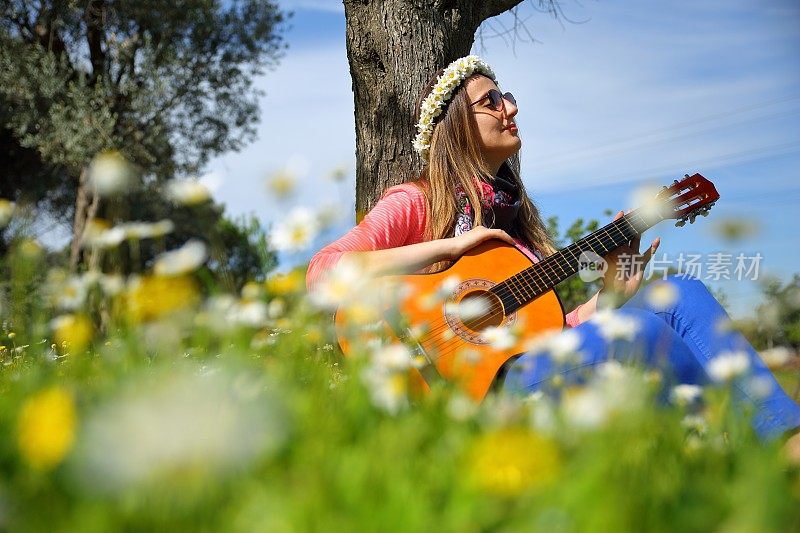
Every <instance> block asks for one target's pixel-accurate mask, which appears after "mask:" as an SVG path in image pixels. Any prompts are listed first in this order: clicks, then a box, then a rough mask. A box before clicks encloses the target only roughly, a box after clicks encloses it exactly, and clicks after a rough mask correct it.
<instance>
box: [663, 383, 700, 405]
mask: <svg viewBox="0 0 800 533" xmlns="http://www.w3.org/2000/svg"><path fill="white" fill-rule="evenodd" d="M702 395H703V388H702V387H700V386H699V385H691V384H687V383H681V384H680V385H675V386H674V387H673V388H672V391H671V393H670V399H671V400H672V402H673V403H675V404H676V405H680V406H686V405H690V404H692V403H694V402H696V401H697V400H699V399H700V397H701V396H702Z"/></svg>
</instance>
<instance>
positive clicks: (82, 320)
mask: <svg viewBox="0 0 800 533" xmlns="http://www.w3.org/2000/svg"><path fill="white" fill-rule="evenodd" d="M50 326H51V327H52V328H53V340H55V342H56V344H58V345H59V346H61V347H64V348H65V349H67V350H69V351H70V352H72V353H75V352H80V351H83V349H84V348H86V346H88V345H89V341H90V340H92V334H93V332H94V328H93V327H92V322H91V321H90V320H89V318H88V317H87V316H86V315H83V314H77V315H61V316H58V317H56V318H54V319H53V321H52V322H51V323H50Z"/></svg>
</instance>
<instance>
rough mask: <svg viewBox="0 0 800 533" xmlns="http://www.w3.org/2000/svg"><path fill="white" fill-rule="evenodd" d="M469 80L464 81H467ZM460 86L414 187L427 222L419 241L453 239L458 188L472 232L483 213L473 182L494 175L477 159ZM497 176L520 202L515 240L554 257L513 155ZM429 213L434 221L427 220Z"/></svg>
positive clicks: (433, 80) (441, 119)
mask: <svg viewBox="0 0 800 533" xmlns="http://www.w3.org/2000/svg"><path fill="white" fill-rule="evenodd" d="M442 72H444V69H442V70H440V71H439V72H437V73H436V74H435V75H434V76H433V78H431V80H430V81H429V82H428V84H427V85H426V87H425V88H424V89H423V91H422V93H421V94H420V96H419V99H418V100H417V105H416V107H415V119H417V120H418V119H419V115H420V107H421V106H422V101H423V100H424V99H425V97H426V96H427V95H428V94H429V93H430V91H431V90H432V89H433V86H434V85H435V84H436V81H437V79H438V78H439V76H441V74H442ZM468 79H469V78H468ZM466 81H467V80H465V81H464V82H463V83H462V84H461V85H460V86H459V87H458V88H457V89H456V90H455V91H454V94H453V96H452V97H451V99H450V100H449V101H448V103H447V106H446V107H445V109H444V110H443V112H442V114H441V115H439V122H438V123H437V124H436V126H435V128H434V130H433V135H432V136H431V142H430V150H429V156H428V163H427V165H425V168H423V170H422V173H421V174H420V176H419V181H417V182H416V183H417V184H418V185H419V186H420V188H421V189H422V191H423V192H424V193H425V199H426V203H427V208H428V213H431V216H428V223H427V228H426V231H425V237H426V238H427V239H444V238H447V237H452V236H453V229H454V228H455V225H456V218H457V215H458V213H457V208H458V206H457V205H456V186H457V185H460V186H461V188H462V190H463V191H464V192H465V193H466V195H467V199H468V200H469V203H470V206H471V207H472V212H473V226H478V225H480V224H482V222H483V209H482V206H481V202H480V200H479V199H480V196H479V195H480V192H479V191H478V187H477V184H476V180H475V178H479V179H483V180H485V181H487V182H489V183H491V182H492V181H493V180H494V175H492V173H491V171H490V170H489V168H488V167H487V165H486V163H485V162H484V161H483V158H482V156H481V151H480V146H479V145H478V125H477V123H476V122H475V117H474V116H473V114H472V113H471V111H470V108H469V101H468V99H467V91H466V90H464V86H465V85H466ZM498 174H499V175H501V176H502V177H504V178H505V179H507V180H509V181H511V182H513V183H515V184H516V185H517V187H518V188H519V197H520V200H521V205H520V210H519V213H518V215H517V220H516V230H517V232H518V234H519V237H521V238H522V239H524V240H525V241H527V242H528V243H529V244H530V245H532V246H534V247H535V248H537V249H538V250H539V251H540V252H541V253H542V254H543V255H545V256H547V255H550V254H552V253H554V252H555V251H556V249H555V246H554V245H553V242H552V240H551V238H550V236H549V234H548V233H547V229H546V227H545V225H544V222H543V221H542V217H541V215H540V214H539V210H538V209H537V208H536V205H535V204H534V203H533V201H532V200H531V199H530V197H529V196H528V194H527V193H526V191H525V186H524V185H523V184H522V179H521V178H520V175H519V155H518V154H515V155H514V156H512V157H510V158H509V159H507V160H506V161H505V162H504V163H503V164H502V165H501V167H500V170H499V172H498ZM433 213H435V216H433V215H432V214H433Z"/></svg>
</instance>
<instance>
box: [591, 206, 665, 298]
mask: <svg viewBox="0 0 800 533" xmlns="http://www.w3.org/2000/svg"><path fill="white" fill-rule="evenodd" d="M622 216H623V212H622V211H620V212H619V213H617V215H616V216H615V217H614V220H618V219H620V218H622ZM640 240H641V238H640V237H636V238H635V239H633V240H631V241H630V242H629V243H627V244H624V245H622V246H620V247H619V248H617V249H616V250H613V251H612V252H609V253H608V254H607V255H606V256H604V259H605V260H606V262H607V263H608V268H607V269H606V271H605V273H604V274H603V288H602V289H600V295H601V296H603V297H606V298H608V297H609V296H610V297H611V298H612V299H613V301H615V302H616V303H617V305H621V304H622V303H624V302H626V301H627V300H628V299H629V298H630V297H631V296H633V295H634V294H636V291H638V290H639V286H640V285H641V283H642V279H643V278H644V268H645V266H646V265H647V263H648V262H650V259H651V258H652V257H653V254H654V253H655V252H656V250H657V249H658V246H659V245H660V244H661V238H660V237H656V238H655V239H654V240H653V243H652V244H651V245H650V247H649V248H648V249H647V250H646V251H645V252H644V253H643V254H642V253H640V252H639V246H640V244H641V243H640Z"/></svg>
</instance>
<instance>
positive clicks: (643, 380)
mask: <svg viewBox="0 0 800 533" xmlns="http://www.w3.org/2000/svg"><path fill="white" fill-rule="evenodd" d="M647 382H648V376H647V375H646V374H644V373H642V372H641V371H640V370H639V369H637V368H635V367H631V366H624V365H622V364H620V363H619V362H617V361H608V362H606V363H603V364H601V365H598V366H597V368H596V370H595V372H594V373H593V374H592V377H591V379H590V380H589V383H588V384H587V385H586V386H583V387H573V388H571V389H568V390H567V391H566V393H565V395H564V398H563V401H562V404H561V408H562V411H563V414H564V417H565V421H566V422H567V423H569V424H570V425H571V426H573V427H575V428H577V429H594V428H597V427H600V426H602V425H604V424H605V423H606V422H607V421H608V419H609V418H610V417H612V416H614V415H616V414H618V413H629V412H633V411H636V410H638V409H642V408H643V407H644V404H645V400H646V398H647V390H648V384H647Z"/></svg>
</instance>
